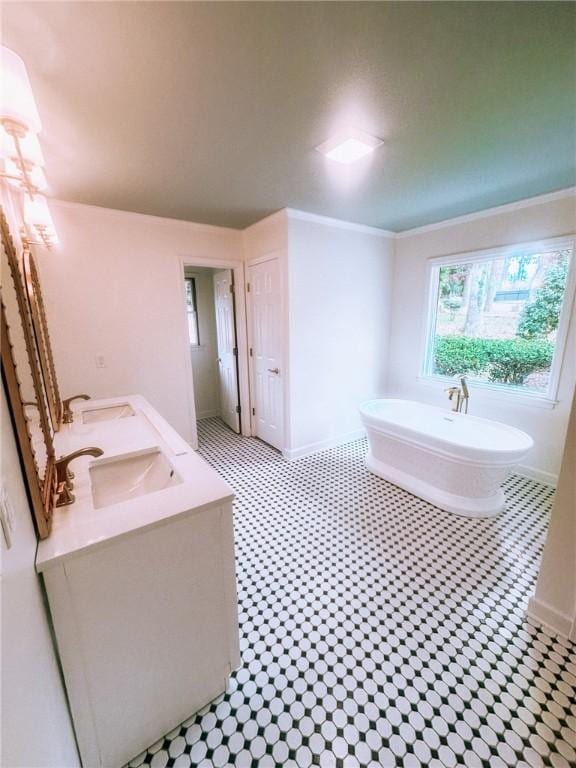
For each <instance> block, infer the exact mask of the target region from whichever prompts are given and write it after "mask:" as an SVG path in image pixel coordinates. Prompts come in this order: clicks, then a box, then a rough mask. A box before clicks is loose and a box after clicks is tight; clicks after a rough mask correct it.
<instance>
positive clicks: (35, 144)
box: [0, 126, 45, 167]
mask: <svg viewBox="0 0 576 768" xmlns="http://www.w3.org/2000/svg"><path fill="white" fill-rule="evenodd" d="M19 144H20V152H21V153H22V159H23V160H24V162H25V163H28V164H29V165H30V166H39V167H44V165H45V162H44V155H43V154H42V148H41V147H40V142H39V141H38V136H37V135H36V134H35V133H32V132H31V131H28V133H27V134H26V136H24V137H23V138H21V139H19ZM0 157H2V158H3V159H7V160H13V161H14V162H19V161H20V158H19V156H18V151H17V149H16V142H15V141H14V137H13V136H10V134H8V133H6V131H5V130H4V128H3V127H2V126H0Z"/></svg>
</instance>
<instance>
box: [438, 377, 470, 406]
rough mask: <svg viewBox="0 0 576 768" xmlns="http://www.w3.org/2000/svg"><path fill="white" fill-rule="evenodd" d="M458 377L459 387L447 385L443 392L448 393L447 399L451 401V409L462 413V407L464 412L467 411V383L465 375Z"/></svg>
mask: <svg viewBox="0 0 576 768" xmlns="http://www.w3.org/2000/svg"><path fill="white" fill-rule="evenodd" d="M459 378H460V386H459V387H456V386H455V387H448V389H445V390H444V392H447V393H448V399H449V400H450V402H451V403H452V410H453V411H454V412H455V413H462V408H464V413H468V399H469V397H470V392H469V390H468V383H467V381H466V376H460V377H459Z"/></svg>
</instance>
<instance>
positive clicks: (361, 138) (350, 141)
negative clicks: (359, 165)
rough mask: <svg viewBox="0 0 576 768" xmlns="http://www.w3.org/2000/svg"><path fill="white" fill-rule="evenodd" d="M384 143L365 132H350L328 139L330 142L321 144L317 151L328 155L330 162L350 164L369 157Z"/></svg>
mask: <svg viewBox="0 0 576 768" xmlns="http://www.w3.org/2000/svg"><path fill="white" fill-rule="evenodd" d="M383 143H384V142H383V141H382V140H381V139H377V138H376V137H375V136H370V134H369V133H364V131H356V130H350V131H346V132H343V133H339V134H337V135H336V136H334V137H333V138H331V139H328V141H325V142H324V143H323V144H320V146H318V147H316V149H317V150H318V152H321V153H322V154H323V155H326V157H329V158H330V160H335V161H336V162H337V163H344V164H348V163H353V162H355V161H356V160H359V159H360V158H361V157H364V156H365V155H369V154H370V152H373V151H374V150H375V149H376V148H377V147H379V146H380V145H381V144H383Z"/></svg>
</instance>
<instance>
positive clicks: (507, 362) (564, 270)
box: [425, 246, 573, 394]
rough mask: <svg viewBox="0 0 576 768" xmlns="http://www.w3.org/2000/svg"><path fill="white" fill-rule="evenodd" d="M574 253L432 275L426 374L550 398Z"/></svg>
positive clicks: (522, 257)
mask: <svg viewBox="0 0 576 768" xmlns="http://www.w3.org/2000/svg"><path fill="white" fill-rule="evenodd" d="M572 251H573V249H572V246H570V247H562V248H557V249H555V250H554V249H552V250H548V249H543V250H540V251H539V250H531V249H530V248H529V247H528V248H526V247H524V248H522V249H521V250H519V251H518V252H516V253H515V252H510V251H507V252H506V253H505V254H504V253H503V254H502V255H498V254H495V255H493V256H492V257H488V258H481V259H479V260H474V261H470V262H466V261H464V260H463V261H462V262H461V263H454V262H451V263H448V264H445V265H443V266H438V267H436V268H434V269H433V270H432V279H433V281H434V283H433V287H434V288H435V289H437V294H436V295H437V299H436V301H435V305H434V307H433V313H432V314H433V317H432V318H431V328H430V329H429V345H428V350H427V362H426V368H425V374H427V375H441V376H455V375H457V374H466V375H468V376H469V377H471V378H472V379H475V380H476V381H477V382H479V383H481V382H484V383H487V384H493V385H504V386H506V387H516V388H518V387H519V388H522V389H523V390H525V391H527V392H532V393H535V394H536V393H540V394H548V393H549V390H550V384H551V372H552V369H553V363H554V360H555V354H556V351H557V349H556V347H557V340H558V339H557V335H558V326H559V322H560V317H561V312H562V308H563V305H564V303H565V298H566V287H567V280H568V272H569V267H570V261H571V258H572Z"/></svg>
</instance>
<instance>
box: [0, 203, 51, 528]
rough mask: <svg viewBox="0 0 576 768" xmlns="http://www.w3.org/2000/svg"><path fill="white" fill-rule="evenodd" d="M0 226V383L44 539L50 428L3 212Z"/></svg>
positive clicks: (48, 505) (47, 521) (23, 292)
mask: <svg viewBox="0 0 576 768" xmlns="http://www.w3.org/2000/svg"><path fill="white" fill-rule="evenodd" d="M0 227H1V230H2V270H1V278H2V285H1V299H2V300H1V305H2V326H1V334H2V338H1V348H2V349H1V359H2V380H3V383H4V387H5V390H6V394H7V397H8V402H9V406H10V415H11V418H12V422H13V426H14V431H15V434H16V438H17V441H18V446H19V451H20V456H21V460H22V464H23V467H24V472H25V476H26V484H27V487H28V491H29V497H30V502H31V507H32V512H33V516H34V522H35V525H36V530H37V533H38V536H39V537H40V538H42V539H44V538H46V537H47V536H48V535H49V533H50V529H51V525H52V514H53V509H54V499H55V493H56V471H55V456H54V445H53V435H54V429H53V426H52V422H51V419H50V415H49V407H48V399H47V395H46V392H45V389H44V381H43V378H42V373H41V370H40V360H39V356H38V351H37V347H36V340H35V338H34V330H33V327H32V318H31V313H30V308H29V305H28V300H27V297H26V290H25V287H24V282H23V279H22V272H21V269H20V265H19V262H18V256H17V254H16V249H15V247H14V241H13V240H12V236H11V235H10V231H9V228H8V223H7V221H6V218H5V216H4V212H3V211H1V215H0Z"/></svg>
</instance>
